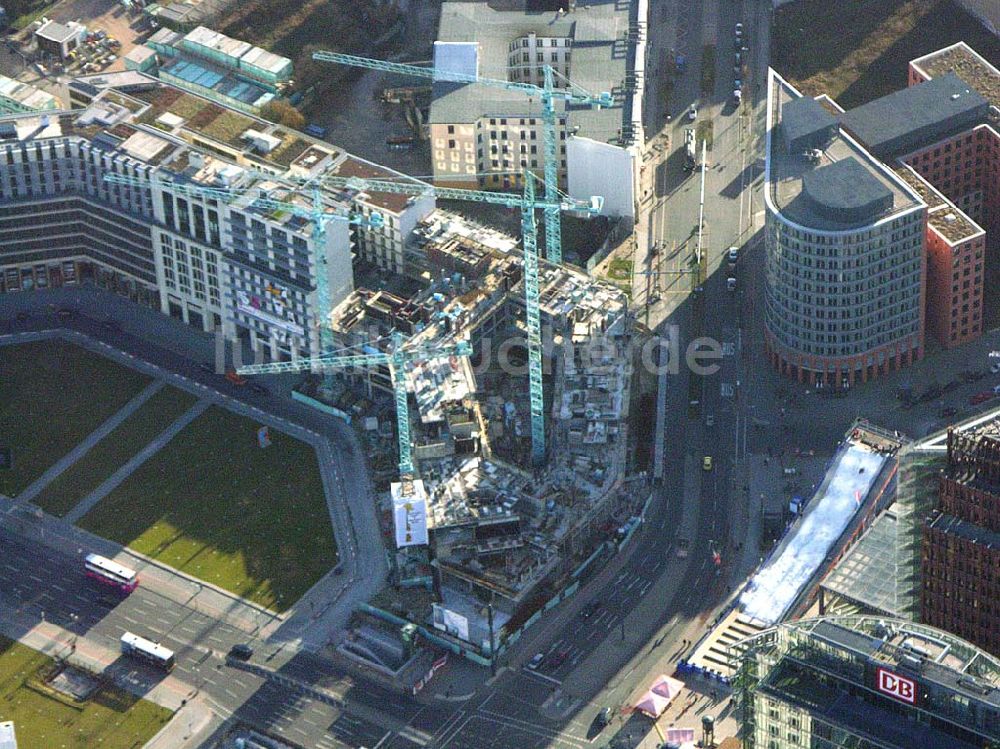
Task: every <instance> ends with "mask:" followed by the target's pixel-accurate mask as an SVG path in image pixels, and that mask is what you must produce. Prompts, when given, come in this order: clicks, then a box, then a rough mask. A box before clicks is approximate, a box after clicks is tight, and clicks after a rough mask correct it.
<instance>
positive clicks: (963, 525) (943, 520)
mask: <svg viewBox="0 0 1000 749" xmlns="http://www.w3.org/2000/svg"><path fill="white" fill-rule="evenodd" d="M928 527H930V528H934V529H935V530H939V531H941V532H943V533H950V534H952V535H955V536H958V537H959V538H964V539H965V540H966V541H971V542H972V543H974V544H979V545H981V546H985V547H986V548H987V549H996V550H997V551H1000V533H997V532H996V531H991V530H990V529H989V528H986V527H985V526H982V525H976V524H975V523H970V522H968V521H966V520H962V519H960V518H957V517H955V516H954V515H948V514H947V513H940V514H939V515H937V516H936V517H935V518H934V519H933V520H932V521H931V522H930V523H929V526H928Z"/></svg>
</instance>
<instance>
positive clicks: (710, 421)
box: [705, 414, 715, 427]
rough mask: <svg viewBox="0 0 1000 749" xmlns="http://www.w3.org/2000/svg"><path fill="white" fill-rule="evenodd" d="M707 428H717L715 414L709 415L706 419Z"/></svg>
mask: <svg viewBox="0 0 1000 749" xmlns="http://www.w3.org/2000/svg"><path fill="white" fill-rule="evenodd" d="M705 426H707V427H714V426H715V414H709V415H708V416H706V417H705Z"/></svg>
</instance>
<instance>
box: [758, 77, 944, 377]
mask: <svg viewBox="0 0 1000 749" xmlns="http://www.w3.org/2000/svg"><path fill="white" fill-rule="evenodd" d="M768 97H769V103H768V113H767V166H766V189H765V205H766V209H767V211H766V221H765V247H766V260H765V263H766V265H765V287H766V298H765V340H766V346H767V352H768V355H769V358H770V359H771V361H772V362H773V364H774V365H775V366H776V367H777V368H778V369H779V370H781V371H782V372H785V373H787V374H790V375H792V376H795V377H797V378H798V379H799V380H800V381H808V382H810V383H813V382H822V383H824V384H829V385H843V386H847V385H850V384H854V382H856V381H861V382H864V381H866V380H868V379H869V378H870V377H875V376H877V375H878V374H880V373H884V372H887V371H889V370H890V369H898V368H899V367H901V366H903V365H906V364H910V363H911V362H913V361H915V360H917V359H919V358H920V357H921V356H923V342H924V287H925V276H926V267H925V253H924V231H925V225H926V210H927V208H926V205H925V204H924V203H923V201H922V200H921V199H920V196H919V195H918V194H917V193H916V192H915V191H914V190H913V189H912V188H911V187H909V186H908V185H907V184H906V183H905V182H903V181H902V180H901V179H899V178H898V177H897V176H896V175H895V174H894V173H893V172H892V171H891V170H889V169H887V168H886V167H885V166H884V165H882V164H881V163H880V162H879V161H878V160H876V159H875V158H873V157H872V156H871V155H870V154H868V153H867V152H866V151H865V150H864V149H863V148H862V147H861V146H860V145H859V144H858V143H857V142H855V141H854V140H852V139H851V138H850V137H849V136H848V135H846V134H844V133H842V132H841V130H840V127H839V125H838V123H837V120H836V119H835V117H834V115H833V114H832V113H831V112H830V111H829V110H828V109H826V108H824V106H822V105H821V104H819V103H818V102H817V101H816V100H814V99H811V98H809V97H802V96H801V95H800V94H799V92H798V91H796V90H795V89H794V88H793V87H792V86H790V85H789V84H788V83H786V82H785V81H784V80H782V79H781V78H780V76H778V75H777V74H775V73H774V72H773V71H772V72H771V73H770V79H769V83H768Z"/></svg>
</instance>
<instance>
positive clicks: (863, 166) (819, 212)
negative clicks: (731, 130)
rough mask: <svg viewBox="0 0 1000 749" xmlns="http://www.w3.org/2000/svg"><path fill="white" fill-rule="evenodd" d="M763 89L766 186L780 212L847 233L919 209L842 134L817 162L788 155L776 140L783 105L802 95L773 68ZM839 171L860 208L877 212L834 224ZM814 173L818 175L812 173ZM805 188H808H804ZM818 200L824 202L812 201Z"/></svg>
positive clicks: (812, 225) (840, 191) (814, 226)
mask: <svg viewBox="0 0 1000 749" xmlns="http://www.w3.org/2000/svg"><path fill="white" fill-rule="evenodd" d="M770 76H771V78H770V83H769V86H768V90H769V94H770V101H769V105H768V127H769V130H768V137H767V164H768V170H767V174H768V186H767V189H768V190H769V191H770V195H771V201H772V202H773V203H774V205H775V207H776V208H777V209H778V210H779V211H780V212H781V214H782V215H783V216H784V217H785V218H787V219H789V220H791V221H794V222H795V223H797V224H800V225H802V226H806V227H809V228H812V229H818V230H822V231H846V230H850V229H852V228H856V227H858V226H864V225H868V224H872V223H875V222H877V221H880V220H883V219H886V218H888V217H890V216H894V215H897V214H900V213H903V212H905V211H910V210H913V209H916V208H918V207H919V206H920V205H921V203H920V200H919V198H918V196H917V195H916V194H915V193H913V192H911V191H910V189H909V188H908V186H907V184H906V183H905V182H903V181H902V180H901V179H899V178H898V177H896V176H895V174H893V173H892V172H891V171H890V170H888V169H887V168H886V167H884V166H883V165H882V164H881V163H879V162H878V161H877V160H876V159H874V158H873V157H872V156H871V155H870V154H869V153H868V152H867V151H865V150H864V148H862V147H861V146H860V145H858V144H857V143H856V142H855V141H853V140H851V139H850V138H848V137H846V136H845V135H844V134H843V133H839V132H837V133H835V134H834V136H833V138H832V140H831V141H830V142H829V144H828V145H827V146H826V148H825V149H823V150H822V151H821V153H820V155H819V157H818V159H815V160H813V159H810V158H809V156H807V155H806V154H801V153H789V152H788V151H787V150H786V149H785V146H784V140H783V138H782V137H780V134H779V132H778V128H779V127H780V125H781V122H782V120H781V117H782V114H781V113H782V109H783V107H784V106H785V105H786V104H788V103H790V102H792V101H794V100H795V99H798V98H799V97H800V96H801V94H799V92H798V91H796V90H795V89H794V88H793V87H792V86H791V85H790V84H788V83H787V82H786V81H784V80H783V79H782V78H781V77H780V76H779V75H778V74H777V73H775V72H774V71H773V70H772V71H771V73H770ZM843 161H848V164H849V165H850V166H847V167H843V166H842V167H836V168H835V170H834V171H833V172H826V174H824V171H823V170H824V167H830V166H832V165H834V164H837V163H838V162H843ZM842 171H849V172H850V175H848V176H849V177H852V179H853V182H854V183H856V184H857V186H858V190H859V193H860V194H861V195H862V197H863V198H864V200H863V201H862V202H863V203H865V204H870V205H871V206H872V207H873V210H876V209H877V212H875V213H872V212H868V213H865V214H864V217H862V218H858V217H856V216H852V215H851V213H850V212H848V213H847V214H846V215H844V217H843V220H837V213H836V211H837V206H838V205H839V204H840V202H841V201H837V200H834V198H836V196H837V195H845V196H846V198H845V200H847V201H848V202H851V201H854V200H857V198H855V197H851V195H850V190H847V191H846V192H845V190H844V189H838V188H837V185H841V187H843V185H844V184H849V183H844V181H843V179H842V178H843V177H844V174H842V173H841V172H842ZM816 174H819V177H816V176H814V175H816ZM807 186H809V187H810V189H807ZM817 201H823V202H817Z"/></svg>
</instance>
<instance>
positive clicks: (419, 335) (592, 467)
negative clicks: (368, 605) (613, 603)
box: [312, 209, 632, 643]
mask: <svg viewBox="0 0 1000 749" xmlns="http://www.w3.org/2000/svg"><path fill="white" fill-rule="evenodd" d="M406 260H407V262H406V267H407V268H408V270H409V271H410V273H411V274H412V276H411V277H412V278H413V279H415V280H419V281H420V283H419V286H420V290H419V291H418V292H417V293H415V294H413V295H411V296H409V297H408V298H403V297H401V296H397V295H396V294H394V293H392V292H390V291H388V290H371V289H365V288H356V289H355V290H354V292H353V293H352V294H351V295H350V296H349V297H348V299H347V300H345V301H344V302H342V303H341V304H340V305H339V306H338V307H337V308H335V309H334V310H333V312H332V314H331V327H332V328H333V330H334V334H335V338H336V343H337V346H336V348H337V349H339V350H345V351H346V350H352V351H356V350H365V351H373V350H376V349H377V350H383V351H386V352H390V351H391V349H392V346H393V342H392V338H391V334H392V332H394V331H396V332H402V333H404V334H406V335H407V336H408V340H407V343H406V346H407V347H408V348H414V347H418V348H420V349H421V350H430V351H434V350H438V351H447V350H450V349H452V348H454V346H455V345H456V343H457V342H458V341H467V342H468V343H469V345H471V348H472V352H473V354H472V356H441V357H433V358H426V359H420V358H415V359H414V360H413V363H412V367H411V368H410V369H409V371H407V372H405V382H406V389H407V393H408V397H409V401H410V403H411V404H415V406H416V407H415V409H411V410H410V411H409V424H408V425H407V427H408V431H409V440H410V442H411V444H412V459H411V460H412V468H413V474H412V478H411V479H409V480H407V479H404V480H403V481H400V480H398V479H397V478H396V477H397V475H398V474H397V470H396V465H395V462H396V461H394V460H391V458H390V456H394V450H393V448H394V446H395V445H396V444H398V443H399V441H398V439H397V434H396V430H395V429H394V428H393V427H395V426H396V425H395V424H394V423H393V418H394V415H393V409H392V405H391V402H392V393H393V388H394V385H393V383H394V381H395V382H396V383H397V385H398V382H399V379H400V378H399V375H398V374H397V373H394V372H390V369H389V367H388V366H381V367H370V368H369V367H365V368H356V369H353V370H351V371H350V374H349V376H348V377H347V378H340V379H339V380H338V385H336V386H335V387H336V388H337V389H336V390H335V391H334V392H333V393H332V394H331V396H332V400H333V405H334V406H335V407H336V408H337V409H338V410H340V411H342V412H344V413H345V414H347V415H349V416H350V418H351V419H352V423H357V424H359V425H361V428H360V429H359V431H360V432H361V434H362V435H364V436H365V437H366V438H367V445H368V453H369V460H370V463H371V465H372V466H374V467H375V476H374V478H375V480H376V484H377V486H378V485H381V487H382V489H383V491H382V492H381V494H380V496H381V502H382V507H381V508H380V509H381V511H382V512H381V515H382V518H383V530H384V533H385V536H386V539H387V543H389V545H390V546H397V548H398V553H397V566H396V569H395V576H396V580H395V582H396V584H397V587H396V588H394V589H393V590H390V591H387V592H386V593H385V601H383V603H384V605H385V606H386V607H387V608H389V609H394V610H396V611H399V610H405V612H406V613H407V614H409V615H411V616H412V617H413V619H414V621H415V622H416V623H422V622H424V621H426V617H429V616H430V613H431V606H432V604H433V605H434V607H435V609H437V610H438V611H441V610H444V609H447V610H448V611H449V612H451V613H450V614H449V616H448V617H445V618H444V619H445V620H447V621H452V620H453V619H454V618H455V617H457V620H461V621H464V622H465V624H463V625H462V626H458V627H456V626H451V625H448V626H444V625H442V626H439V629H441V628H442V627H443V628H444V629H445V631H446V632H448V633H449V634H451V635H454V636H456V637H458V638H459V639H461V640H463V641H469V638H470V634H469V631H470V629H471V630H472V631H473V632H475V631H481V632H485V631H486V629H487V618H488V615H489V616H491V617H492V619H493V628H494V632H495V634H497V636H499V633H500V630H501V628H502V626H503V623H504V622H506V621H507V620H508V619H509V618H510V617H512V616H514V615H515V614H516V613H517V612H518V610H519V609H520V608H521V607H522V606H524V605H525V604H526V603H527V602H528V601H530V600H532V599H533V598H534V596H535V595H536V593H537V592H538V591H539V589H540V587H544V586H543V584H544V583H553V582H555V581H557V580H558V579H559V577H560V575H561V574H566V573H568V572H569V571H570V570H571V569H572V567H573V566H575V564H579V561H580V560H581V559H583V558H585V557H586V556H587V555H588V554H589V553H590V552H591V551H592V547H593V546H594V545H595V544H596V543H598V542H599V541H600V540H603V538H604V535H605V534H606V533H607V531H608V529H609V522H610V520H609V519H610V517H611V515H612V513H613V512H614V511H615V510H618V509H620V507H619V504H618V503H617V502H616V501H614V499H615V498H616V497H618V494H619V490H620V488H621V485H622V480H623V478H624V474H625V468H626V460H625V455H626V450H625V448H626V442H627V434H626V431H625V417H626V415H627V413H628V408H629V394H630V384H631V374H632V371H631V366H630V359H629V356H630V355H629V350H630V349H629V342H630V337H631V331H630V321H629V312H628V303H627V297H626V296H625V294H624V293H623V292H622V291H620V290H619V289H617V288H616V287H614V286H612V285H610V284H605V283H602V282H598V281H594V280H592V279H591V278H590V277H588V276H587V275H586V274H584V273H583V272H580V271H576V270H574V269H572V268H570V267H568V266H556V265H549V264H547V263H543V264H542V267H541V268H540V272H539V308H540V313H541V327H542V330H543V351H544V356H543V361H542V365H543V399H544V434H545V453H544V454H545V460H544V463H543V464H542V465H535V464H533V461H532V453H533V429H532V426H533V425H532V423H531V422H532V415H531V413H530V408H529V402H530V400H531V397H530V392H529V391H530V389H531V385H530V380H529V377H528V373H527V368H528V364H527V359H528V352H527V347H526V338H527V331H526V329H525V328H526V325H525V315H526V300H525V290H524V270H523V254H522V252H521V251H520V243H519V242H518V241H517V240H516V239H514V238H513V237H510V236H506V235H504V234H501V233H499V232H497V231H494V230H492V229H487V228H485V227H482V226H478V225H476V224H474V223H472V222H470V221H468V220H467V219H464V218H462V217H461V216H459V215H457V214H455V213H451V212H448V211H444V210H441V209H437V210H435V211H434V212H433V213H431V214H430V215H429V216H427V217H426V218H425V219H423V220H422V221H420V222H419V224H418V226H417V227H416V228H415V230H414V231H413V233H412V234H411V236H410V238H409V240H408V242H407V246H406ZM312 394H313V395H314V396H315V397H317V398H320V399H323V396H322V395H321V389H318V388H317V389H314V390H313V391H312ZM535 426H537V425H535ZM535 438H537V434H536V437H535ZM403 462H405V461H400V463H401V464H402V463H403ZM405 505H408V506H409V509H408V510H405V511H404V510H403V509H401V508H402V507H403V506H405ZM610 524H611V526H613V525H614V523H610ZM403 526H405V530H404V528H403ZM393 535H394V537H395V543H393ZM425 543H426V544H428V545H427V546H426V547H425V546H423V544H425ZM424 583H425V584H424ZM397 594H398V599H397V598H396V596H397ZM487 606H489V607H490V608H492V612H489V611H487ZM451 614H454V615H455V617H452V616H451ZM437 618H438V620H441V615H440V614H439V615H438V616H437ZM471 641H472V642H476V643H481V642H482V639H475V638H473V639H472V640H471Z"/></svg>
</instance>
